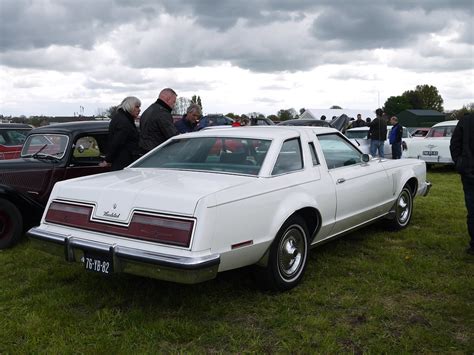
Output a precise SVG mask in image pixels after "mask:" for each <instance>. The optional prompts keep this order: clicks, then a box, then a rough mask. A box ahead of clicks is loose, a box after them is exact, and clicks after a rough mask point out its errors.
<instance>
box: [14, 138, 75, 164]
mask: <svg viewBox="0 0 474 355" xmlns="http://www.w3.org/2000/svg"><path fill="white" fill-rule="evenodd" d="M68 139H69V138H68V136H65V135H62V134H33V135H31V136H29V137H28V138H27V139H26V142H25V144H24V145H23V149H22V150H21V156H22V157H24V158H27V157H32V156H35V154H37V157H42V156H43V157H44V156H47V157H54V158H57V159H61V158H62V157H63V156H64V153H65V150H66V147H67V143H68Z"/></svg>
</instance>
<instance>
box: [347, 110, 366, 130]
mask: <svg viewBox="0 0 474 355" xmlns="http://www.w3.org/2000/svg"><path fill="white" fill-rule="evenodd" d="M365 126H366V123H365V121H364V120H363V119H362V115H361V114H360V113H358V114H357V119H356V120H355V121H353V122H352V125H351V128H357V127H365Z"/></svg>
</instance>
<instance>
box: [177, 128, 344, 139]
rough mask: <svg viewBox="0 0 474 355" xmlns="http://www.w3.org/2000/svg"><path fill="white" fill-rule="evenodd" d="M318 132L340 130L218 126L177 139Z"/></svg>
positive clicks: (261, 136)
mask: <svg viewBox="0 0 474 355" xmlns="http://www.w3.org/2000/svg"><path fill="white" fill-rule="evenodd" d="M305 131H306V132H310V131H317V133H333V132H339V131H338V130H336V129H334V128H330V127H314V126H278V125H272V126H244V127H228V126H220V127H219V126H218V127H216V128H214V129H209V130H207V129H206V130H201V131H198V132H192V133H186V134H185V135H178V136H175V138H184V136H186V138H188V137H203V136H205V137H216V136H218V137H246V138H256V139H274V138H282V139H286V138H290V137H296V136H299V135H301V134H302V133H303V132H305Z"/></svg>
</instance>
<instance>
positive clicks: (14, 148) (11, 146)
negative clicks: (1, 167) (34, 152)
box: [0, 123, 33, 160]
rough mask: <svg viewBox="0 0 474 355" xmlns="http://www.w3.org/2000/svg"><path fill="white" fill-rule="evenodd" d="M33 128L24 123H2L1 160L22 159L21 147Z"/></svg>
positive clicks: (0, 128)
mask: <svg viewBox="0 0 474 355" xmlns="http://www.w3.org/2000/svg"><path fill="white" fill-rule="evenodd" d="M32 128H33V127H31V126H30V125H27V124H22V123H0V160H4V159H15V158H18V157H20V152H21V147H22V146H23V143H24V142H25V139H26V136H27V134H28V132H29V131H31V129H32Z"/></svg>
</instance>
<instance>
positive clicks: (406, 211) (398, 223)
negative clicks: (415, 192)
mask: <svg viewBox="0 0 474 355" xmlns="http://www.w3.org/2000/svg"><path fill="white" fill-rule="evenodd" d="M394 212H395V216H394V218H393V220H392V222H391V227H392V229H395V230H399V229H402V228H405V227H406V226H407V225H408V223H410V220H411V214H412V212H413V196H412V194H411V192H410V189H409V188H408V187H406V186H405V187H404V188H403V190H402V191H401V192H400V194H399V195H398V197H397V201H396V202H395V206H394Z"/></svg>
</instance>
